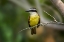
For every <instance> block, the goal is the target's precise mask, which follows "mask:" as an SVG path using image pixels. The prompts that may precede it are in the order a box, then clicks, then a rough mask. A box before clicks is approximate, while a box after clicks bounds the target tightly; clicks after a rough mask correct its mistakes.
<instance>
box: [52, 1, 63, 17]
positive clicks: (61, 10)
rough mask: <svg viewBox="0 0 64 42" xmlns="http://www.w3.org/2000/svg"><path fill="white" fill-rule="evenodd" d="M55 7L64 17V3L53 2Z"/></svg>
mask: <svg viewBox="0 0 64 42" xmlns="http://www.w3.org/2000/svg"><path fill="white" fill-rule="evenodd" d="M51 2H52V3H53V5H55V6H56V8H57V9H58V10H59V11H60V13H61V14H62V15H63V16H64V3H63V2H62V1H61V0H51Z"/></svg>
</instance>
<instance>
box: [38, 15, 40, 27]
mask: <svg viewBox="0 0 64 42" xmlns="http://www.w3.org/2000/svg"><path fill="white" fill-rule="evenodd" d="M38 15H39V14H38ZM39 24H40V16H39V22H38V24H37V25H38V26H37V28H38V27H39V26H40V25H39Z"/></svg>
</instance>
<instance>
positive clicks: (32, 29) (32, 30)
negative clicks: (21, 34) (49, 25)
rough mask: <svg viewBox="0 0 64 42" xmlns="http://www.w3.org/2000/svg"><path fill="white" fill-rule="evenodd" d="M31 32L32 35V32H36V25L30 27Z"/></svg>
mask: <svg viewBox="0 0 64 42" xmlns="http://www.w3.org/2000/svg"><path fill="white" fill-rule="evenodd" d="M31 34H32V35H33V34H36V27H34V28H31Z"/></svg>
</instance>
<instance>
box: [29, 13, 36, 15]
mask: <svg viewBox="0 0 64 42" xmlns="http://www.w3.org/2000/svg"><path fill="white" fill-rule="evenodd" d="M29 13H30V15H35V14H37V13H36V12H29Z"/></svg>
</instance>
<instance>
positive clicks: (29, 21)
mask: <svg viewBox="0 0 64 42" xmlns="http://www.w3.org/2000/svg"><path fill="white" fill-rule="evenodd" d="M28 25H29V27H31V26H30V16H29V17H28Z"/></svg>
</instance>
